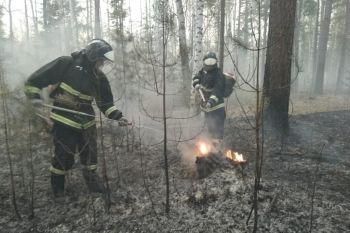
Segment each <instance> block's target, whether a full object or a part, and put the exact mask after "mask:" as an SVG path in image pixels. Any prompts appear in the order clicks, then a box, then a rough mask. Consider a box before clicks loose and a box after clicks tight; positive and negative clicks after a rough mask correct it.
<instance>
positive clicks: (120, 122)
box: [118, 117, 130, 126]
mask: <svg viewBox="0 0 350 233" xmlns="http://www.w3.org/2000/svg"><path fill="white" fill-rule="evenodd" d="M129 124H130V123H129V121H128V120H127V119H125V118H124V117H122V118H120V119H119V120H118V125H119V126H128V125H129Z"/></svg>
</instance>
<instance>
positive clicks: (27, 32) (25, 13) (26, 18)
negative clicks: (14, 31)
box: [24, 0, 29, 42]
mask: <svg viewBox="0 0 350 233" xmlns="http://www.w3.org/2000/svg"><path fill="white" fill-rule="evenodd" d="M24 17H25V23H26V40H27V41H26V42H28V40H29V22H28V7H27V0H24Z"/></svg>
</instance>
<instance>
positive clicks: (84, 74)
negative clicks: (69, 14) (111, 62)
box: [25, 53, 120, 129]
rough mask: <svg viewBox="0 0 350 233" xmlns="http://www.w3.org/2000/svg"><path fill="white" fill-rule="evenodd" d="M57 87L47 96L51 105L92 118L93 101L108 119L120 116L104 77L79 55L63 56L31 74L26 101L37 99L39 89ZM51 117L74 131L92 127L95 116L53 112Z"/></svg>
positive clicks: (26, 89) (27, 85) (27, 83)
mask: <svg viewBox="0 0 350 233" xmlns="http://www.w3.org/2000/svg"><path fill="white" fill-rule="evenodd" d="M55 84H58V85H57V87H56V88H55V89H54V90H53V92H52V93H51V94H50V97H51V98H53V100H54V103H53V105H54V106H57V107H62V108H66V109H71V110H75V111H79V112H83V113H87V114H90V115H95V113H94V109H93V107H92V101H93V100H95V101H96V104H97V106H98V108H99V109H100V110H101V111H102V112H103V113H104V114H105V115H106V117H108V118H110V119H117V118H118V117H120V112H119V111H118V109H117V108H116V107H115V106H114V101H113V95H112V91H111V87H110V84H109V81H108V79H107V77H106V76H105V75H104V74H103V73H102V71H99V70H96V69H95V68H93V64H91V63H89V62H88V61H87V59H86V58H85V55H83V54H82V53H73V54H72V56H71V57H69V56H63V57H59V58H57V59H55V60H54V61H52V62H50V63H48V64H46V65H44V66H43V67H41V68H40V69H39V70H37V71H36V72H34V73H33V74H32V75H31V76H30V77H29V79H28V80H27V82H26V84H25V93H26V95H27V96H28V97H29V98H40V92H41V89H42V88H44V87H47V86H49V85H55ZM50 118H51V119H52V120H53V121H55V122H59V123H61V124H65V125H68V126H70V127H72V128H75V129H87V128H89V127H91V126H93V125H95V119H94V117H89V116H81V115H77V114H74V113H70V112H64V111H60V110H57V109H53V110H52V112H51V114H50Z"/></svg>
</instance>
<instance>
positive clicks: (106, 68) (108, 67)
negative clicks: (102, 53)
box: [99, 60, 115, 75]
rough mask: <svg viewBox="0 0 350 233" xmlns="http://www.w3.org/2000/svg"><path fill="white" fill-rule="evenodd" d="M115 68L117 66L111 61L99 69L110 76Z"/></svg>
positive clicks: (105, 62) (106, 61) (104, 63)
mask: <svg viewBox="0 0 350 233" xmlns="http://www.w3.org/2000/svg"><path fill="white" fill-rule="evenodd" d="M114 67H115V64H114V63H113V62H112V61H110V60H105V61H104V62H103V65H102V66H100V67H99V69H100V70H101V71H102V72H103V73H104V74H105V75H107V74H109V73H110V72H111V71H112V70H113V69H114Z"/></svg>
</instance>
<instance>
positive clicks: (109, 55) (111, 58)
mask: <svg viewBox="0 0 350 233" xmlns="http://www.w3.org/2000/svg"><path fill="white" fill-rule="evenodd" d="M103 56H104V58H105V59H106V60H108V61H110V62H114V53H113V51H109V52H107V53H105V54H104V55H103Z"/></svg>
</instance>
